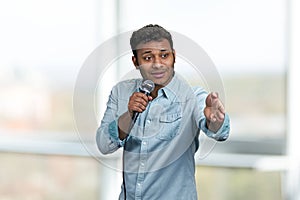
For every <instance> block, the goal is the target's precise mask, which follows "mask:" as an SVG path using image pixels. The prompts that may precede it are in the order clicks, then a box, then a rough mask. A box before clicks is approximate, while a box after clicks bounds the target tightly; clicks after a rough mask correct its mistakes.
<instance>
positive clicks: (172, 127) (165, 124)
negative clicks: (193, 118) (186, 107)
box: [156, 112, 182, 140]
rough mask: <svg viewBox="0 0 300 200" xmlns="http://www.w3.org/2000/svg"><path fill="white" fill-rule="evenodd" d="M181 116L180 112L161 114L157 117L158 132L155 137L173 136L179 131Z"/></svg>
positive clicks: (170, 137)
mask: <svg viewBox="0 0 300 200" xmlns="http://www.w3.org/2000/svg"><path fill="white" fill-rule="evenodd" d="M181 118H182V114H181V112H178V113H173V114H164V115H161V116H160V117H159V122H160V123H159V125H160V126H161V127H160V132H159V133H158V134H157V135H156V137H157V138H158V139H161V140H171V139H172V138H173V137H175V136H176V135H177V134H178V132H179V128H180V123H181Z"/></svg>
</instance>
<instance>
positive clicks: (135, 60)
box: [131, 56, 140, 69]
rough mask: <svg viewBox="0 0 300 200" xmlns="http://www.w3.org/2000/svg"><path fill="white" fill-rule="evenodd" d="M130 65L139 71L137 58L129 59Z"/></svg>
mask: <svg viewBox="0 0 300 200" xmlns="http://www.w3.org/2000/svg"><path fill="white" fill-rule="evenodd" d="M131 60H132V63H133V65H134V66H135V68H136V69H140V67H139V64H138V61H137V58H136V57H135V56H132V57H131Z"/></svg>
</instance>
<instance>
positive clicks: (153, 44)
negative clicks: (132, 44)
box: [136, 39, 171, 51]
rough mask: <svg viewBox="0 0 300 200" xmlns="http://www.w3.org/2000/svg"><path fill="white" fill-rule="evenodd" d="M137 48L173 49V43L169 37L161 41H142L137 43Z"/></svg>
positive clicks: (144, 49) (145, 49)
mask: <svg viewBox="0 0 300 200" xmlns="http://www.w3.org/2000/svg"><path fill="white" fill-rule="evenodd" d="M136 50H137V51H139V50H141V51H147V50H171V45H170V43H169V41H168V40H167V39H162V40H160V41H150V42H147V43H140V44H138V45H137V47H136Z"/></svg>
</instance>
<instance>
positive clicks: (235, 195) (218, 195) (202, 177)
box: [196, 166, 282, 200]
mask: <svg viewBox="0 0 300 200" xmlns="http://www.w3.org/2000/svg"><path fill="white" fill-rule="evenodd" d="M196 181H197V191H198V198H199V199H214V200H241V199H243V200H253V199H264V200H282V196H281V195H282V193H281V192H282V191H281V173H280V172H262V171H255V170H251V169H238V168H237V169H235V168H232V169H230V168H211V167H199V166H198V167H197V171H196Z"/></svg>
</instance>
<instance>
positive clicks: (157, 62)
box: [153, 56, 162, 68]
mask: <svg viewBox="0 0 300 200" xmlns="http://www.w3.org/2000/svg"><path fill="white" fill-rule="evenodd" d="M161 66H162V62H161V59H160V57H159V56H155V59H154V62H153V68H160V67H161Z"/></svg>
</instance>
